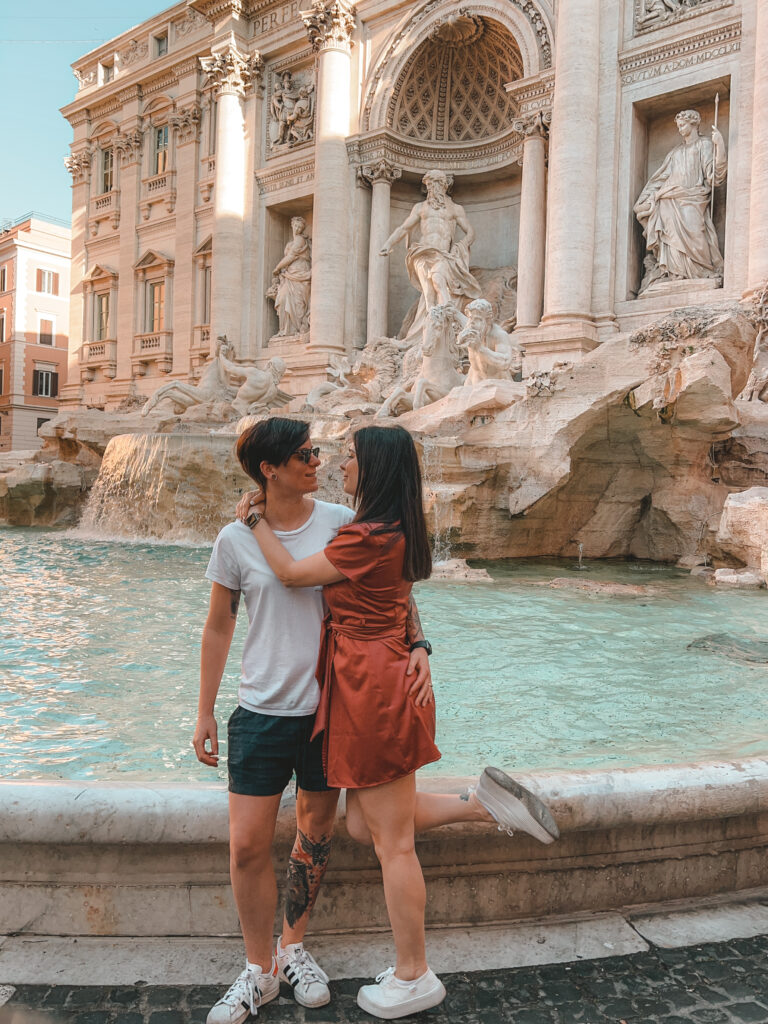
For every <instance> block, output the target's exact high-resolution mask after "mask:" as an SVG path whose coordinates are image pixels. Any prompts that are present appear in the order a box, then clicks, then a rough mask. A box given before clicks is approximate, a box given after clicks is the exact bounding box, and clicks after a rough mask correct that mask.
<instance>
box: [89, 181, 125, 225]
mask: <svg viewBox="0 0 768 1024" xmlns="http://www.w3.org/2000/svg"><path fill="white" fill-rule="evenodd" d="M119 200H120V193H119V192H118V190H117V189H116V188H113V189H112V190H111V191H110V192H102V194H101V195H99V196H93V197H92V199H91V201H90V204H89V209H88V221H89V229H90V233H91V235H97V234H98V233H99V228H100V226H101V223H102V222H103V221H108V222H109V224H110V226H111V228H112V230H113V231H117V229H118V228H119V227H120V202H119Z"/></svg>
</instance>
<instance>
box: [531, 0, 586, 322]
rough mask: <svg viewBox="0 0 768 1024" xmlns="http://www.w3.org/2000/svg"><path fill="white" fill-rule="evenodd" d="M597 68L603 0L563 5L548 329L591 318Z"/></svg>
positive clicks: (550, 200) (550, 201) (552, 150)
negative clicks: (601, 3) (559, 323)
mask: <svg viewBox="0 0 768 1024" xmlns="http://www.w3.org/2000/svg"><path fill="white" fill-rule="evenodd" d="M599 69H600V0H568V2H567V3H562V4H560V14H559V17H558V21H557V54H556V64H555V93H554V99H553V110H552V130H551V134H550V142H549V181H548V194H547V210H548V225H547V267H546V287H545V298H544V317H543V322H544V323H547V322H551V323H554V322H568V321H578V320H581V321H586V320H589V318H590V311H591V307H592V272H593V264H594V254H595V214H596V211H597V177H596V174H597V149H598V96H599V89H598V85H599Z"/></svg>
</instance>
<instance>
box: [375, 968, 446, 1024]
mask: <svg viewBox="0 0 768 1024" xmlns="http://www.w3.org/2000/svg"><path fill="white" fill-rule="evenodd" d="M444 999H445V986H444V985H443V983H442V981H440V979H439V978H438V977H437V975H436V974H435V973H434V971H430V970H429V969H428V970H427V973H426V974H422V976H421V977H420V978H417V979H416V980H415V981H400V980H399V978H396V977H395V968H394V967H388V968H387V969H386V971H382V973H381V974H379V975H378V977H377V978H376V984H375V985H363V987H362V988H361V989H360V991H359V992H358V993H357V1005H358V1006H359V1007H360V1009H361V1010H365V1011H366V1013H372V1014H373V1016H374V1017H380V1018H381V1019H382V1020H395V1019H396V1018H397V1017H407V1016H408V1015H409V1014H411V1013H418V1012H419V1011H420V1010H428V1009H429V1008H430V1006H437V1005H438V1004H439V1003H442V1001H443V1000H444Z"/></svg>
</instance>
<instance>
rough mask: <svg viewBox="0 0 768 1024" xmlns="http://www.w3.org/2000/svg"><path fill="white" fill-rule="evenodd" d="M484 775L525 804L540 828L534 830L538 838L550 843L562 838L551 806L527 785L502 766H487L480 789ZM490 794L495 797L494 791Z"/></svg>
mask: <svg viewBox="0 0 768 1024" xmlns="http://www.w3.org/2000/svg"><path fill="white" fill-rule="evenodd" d="M484 777H487V778H488V779H490V781H491V782H492V783H493V784H494V785H496V786H499V787H500V788H501V789H503V790H504V792H505V793H509V794H510V796H513V797H514V798H515V799H516V800H518V801H519V802H520V803H521V804H522V805H523V807H524V808H525V810H526V811H527V812H528V814H529V815H530V816H531V818H532V819H533V823H534V825H538V829H535V830H534V831H535V838H536V839H538V840H539V841H540V842H542V843H547V844H549V843H554V841H555V840H556V839H559V838H560V829H559V828H558V827H557V825H556V824H555V819H554V818H553V817H552V815H551V814H550V811H549V808H548V807H547V806H546V804H544V803H542V801H541V800H539V798H538V797H537V796H536V794H535V793H532V792H531V791H530V789H526V788H525V786H521V785H520V783H519V782H515V780H514V779H511V778H510V777H509V775H507V773H506V772H503V771H502V770H501V769H500V768H486V769H485V771H484V772H483V775H482V776H481V778H480V785H479V786H478V789H480V787H481V786H482V784H483V778H484ZM489 795H490V796H491V797H493V793H492V792H491V793H490V794H489ZM539 830H540V831H539Z"/></svg>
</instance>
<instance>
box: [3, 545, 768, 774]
mask: <svg viewBox="0 0 768 1024" xmlns="http://www.w3.org/2000/svg"><path fill="white" fill-rule="evenodd" d="M208 555H209V549H208V548H198V547H187V548H185V547H177V546H160V545H149V544H125V543H106V542H105V543H100V542H94V541H83V540H79V539H76V538H74V537H72V538H70V537H67V536H66V535H64V534H62V533H59V532H55V531H45V530H21V529H7V530H2V531H0V569H1V570H2V577H1V578H2V588H0V622H2V627H1V630H2V632H1V633H0V637H1V639H0V777H3V778H17V779H93V780H105V779H124V780H126V781H130V780H134V781H140V780H150V779H151V780H155V781H168V782H172V781H177V782H182V781H198V782H202V781H213V780H215V779H216V778H217V776H218V777H222V778H223V777H224V775H225V773H224V771H223V770H221V769H220V770H219V771H218V772H215V771H213V770H212V769H210V768H206V767H205V766H204V765H201V764H199V763H198V762H197V761H196V759H195V757H194V754H193V752H192V749H191V747H190V738H191V734H192V731H193V728H194V720H195V711H196V704H197V684H198V658H199V644H200V634H201V630H202V625H203V620H204V618H205V613H206V608H207V600H208V590H209V585H208V583H207V582H206V581H205V579H204V577H203V573H204V570H205V566H206V564H207V560H208ZM486 568H488V569H489V571H490V572H491V574H492V576H493V578H494V582H493V583H489V584H472V585H467V584H450V583H426V584H420V585H419V587H418V590H417V599H418V602H419V607H420V610H421V617H422V622H423V624H424V629H425V633H426V634H427V636H428V637H429V638H430V639H431V641H432V643H433V645H434V648H435V653H434V656H433V658H432V671H433V676H434V680H435V690H436V693H437V701H438V743H439V745H440V747H441V749H442V751H443V760H442V761H441V762H440V763H439V764H437V765H435V766H432V767H430V768H429V769H425V773H426V772H428V773H430V774H435V773H439V772H442V773H447V774H462V775H463V774H472V773H474V772H475V771H477V769H478V768H479V767H482V765H484V764H485V763H488V762H492V763H497V764H499V765H501V766H504V767H508V768H516V769H518V770H527V769H539V770H567V769H569V768H573V769H582V768H592V767H609V766H614V767H620V766H631V765H639V764H666V763H676V762H680V761H688V760H706V759H710V758H733V757H749V756H757V755H766V754H768V666H766V665H760V664H741V663H738V662H735V661H731V660H729V659H728V658H727V657H723V656H720V655H717V654H713V653H711V652H708V651H701V650H695V651H691V650H688V649H687V645H688V644H689V643H690V642H691V641H693V640H695V639H697V638H699V637H701V636H704V635H706V634H711V633H723V632H727V633H731V634H734V635H736V636H740V637H751V638H753V639H768V592H765V591H761V592H751V591H723V590H719V589H718V590H716V589H715V588H713V587H707V586H706V585H704V584H703V583H701V582H700V581H698V580H695V579H692V578H691V577H690V576H688V574H686V573H682V572H678V571H676V570H673V569H662V568H660V567H658V566H652V565H642V564H612V563H604V564H600V565H598V564H594V563H593V564H591V565H590V571H589V572H588V573H582V574H577V573H575V572H573V573H572V572H570V563H568V562H560V563H554V562H553V563H543V562H504V563H488V564H487V565H486ZM557 576H559V577H563V576H567V577H569V578H574V579H575V580H587V579H588V580H590V581H598V580H612V581H617V582H626V583H633V584H637V583H642V584H647V585H650V586H652V587H653V588H654V591H655V592H654V594H653V595H651V596H644V597H641V598H629V597H610V598H606V597H600V598H588V597H585V596H584V595H583V594H581V593H578V592H571V591H565V590H555V589H552V588H550V587H548V586H546V585H541V584H546V582H547V581H549V580H550V579H552V578H553V577H557ZM240 620H241V621H240V622H239V623H238V627H237V631H236V636H235V643H234V645H233V650H232V653H231V655H230V659H229V663H228V666H227V672H226V675H225V677H224V680H223V683H222V689H221V694H220V697H219V702H218V705H217V716H218V718H219V727H220V734H222V735H225V734H226V729H225V720H226V717H227V716H228V715H229V713H230V711H231V710H232V709H233V708H234V706H235V701H236V693H237V681H238V675H239V672H238V667H239V657H240V648H241V645H242V641H243V637H244V626H245V615H244V614H241V616H240ZM222 752H223V753H226V748H225V747H224V748H223V751H222Z"/></svg>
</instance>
